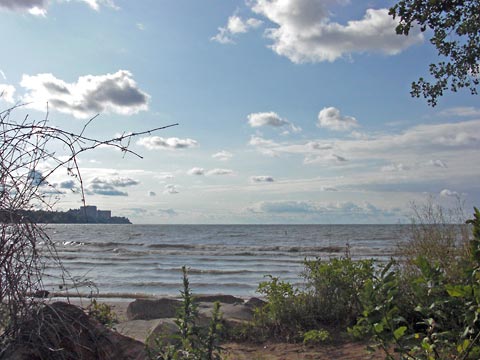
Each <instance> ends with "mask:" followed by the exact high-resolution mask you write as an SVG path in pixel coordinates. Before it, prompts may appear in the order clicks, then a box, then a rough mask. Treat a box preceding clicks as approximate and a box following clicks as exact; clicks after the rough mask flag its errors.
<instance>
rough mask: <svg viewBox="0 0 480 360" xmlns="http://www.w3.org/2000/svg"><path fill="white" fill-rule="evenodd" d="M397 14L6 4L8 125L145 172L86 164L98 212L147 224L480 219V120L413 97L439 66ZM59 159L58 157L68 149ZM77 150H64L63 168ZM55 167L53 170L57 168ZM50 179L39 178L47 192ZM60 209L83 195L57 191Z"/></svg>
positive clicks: (226, 2)
mask: <svg viewBox="0 0 480 360" xmlns="http://www.w3.org/2000/svg"><path fill="white" fill-rule="evenodd" d="M393 4H394V2H393V1H377V0H369V1H363V0H355V1H353V0H136V1H126V0H0V32H1V33H2V34H4V41H3V43H2V56H1V58H0V93H2V94H3V95H2V98H1V99H0V109H7V108H9V107H11V106H13V105H15V104H25V105H23V106H22V107H21V108H19V109H17V110H16V112H14V113H13V115H12V117H13V116H18V119H19V120H21V119H23V116H24V114H26V113H28V114H29V116H30V117H31V118H36V119H42V118H43V117H45V114H46V111H47V103H48V118H49V122H50V125H52V126H58V127H61V128H63V129H67V130H68V131H81V129H82V127H83V126H84V125H85V123H86V122H87V121H88V120H89V119H90V118H92V117H93V116H95V115H97V114H98V117H97V118H95V120H94V121H92V122H91V123H90V124H89V126H88V127H87V130H86V133H85V134H86V135H88V136H91V137H95V138H98V139H109V138H112V137H115V136H118V134H122V133H128V132H132V131H133V132H139V131H145V130H148V129H152V128H157V127H162V126H167V125H170V124H177V123H178V125H177V126H174V127H170V128H167V129H165V130H161V131H158V132H155V133H152V134H145V135H142V136H139V137H137V138H135V139H133V140H132V141H131V143H130V149H131V150H132V151H135V152H137V153H139V154H141V155H142V156H143V159H140V158H138V157H135V156H132V155H128V154H126V155H122V153H121V152H119V151H117V150H115V149H112V148H103V147H102V148H97V149H95V150H94V151H91V152H86V153H84V154H82V155H80V156H79V166H80V169H81V172H82V178H83V181H84V188H85V192H86V194H87V197H86V202H87V204H90V205H97V206H98V207H99V208H100V209H111V210H112V212H113V215H119V216H128V217H129V218H130V219H131V220H132V221H133V222H134V223H139V224H140V223H158V224H163V223H166V224H182V223H205V224H230V223H232V224H237V223H238V224H243V223H245V224H262V223H268V224H270V223H272V224H276V223H286V224H287V223H298V224H303V223H311V224H349V223H359V224H360V223H404V222H408V217H409V214H411V204H412V202H415V203H422V202H425V201H427V199H433V200H434V201H435V202H436V203H439V204H441V205H443V206H447V207H448V206H453V205H454V204H456V202H457V200H458V199H461V201H463V202H464V203H465V204H464V206H465V209H466V210H467V211H468V212H471V211H470V210H471V209H472V207H473V206H474V205H477V206H479V205H480V182H479V181H478V179H479V176H480V156H479V150H480V104H479V97H478V96H472V95H470V93H469V92H468V91H459V92H458V93H446V94H445V95H444V96H443V97H442V98H441V99H440V100H439V102H438V105H437V106H436V107H434V108H432V107H430V106H428V104H427V102H426V100H425V99H417V98H412V97H411V96H410V84H411V83H412V81H415V80H417V79H418V77H419V76H425V77H427V78H428V64H430V63H432V62H436V61H437V60H438V57H437V53H436V51H435V49H434V48H433V46H432V45H431V44H430V43H429V41H428V37H429V34H428V32H427V33H425V34H422V33H420V32H418V31H417V30H413V31H412V32H411V33H410V35H409V36H408V37H406V36H400V35H396V34H395V26H396V21H395V20H393V19H392V18H391V17H390V16H389V15H388V8H389V7H390V6H392V5H393ZM52 146H55V145H52ZM64 150H65V149H62V148H58V149H53V151H56V152H57V154H58V156H61V153H62V151H64ZM42 166H43V168H42ZM47 170H48V164H40V165H39V168H38V169H35V171H37V172H38V173H39V174H42V173H44V172H46V171H47ZM48 182H49V184H50V185H51V186H54V187H55V188H56V189H57V190H58V193H59V194H60V196H59V197H58V201H57V202H56V205H55V207H56V209H60V210H67V209H69V208H78V207H79V206H80V205H81V197H80V196H79V192H78V184H77V183H76V182H75V181H74V179H72V178H70V177H68V175H67V174H66V173H65V172H64V171H60V172H57V173H56V174H54V175H53V176H52V177H50V178H49V179H48Z"/></svg>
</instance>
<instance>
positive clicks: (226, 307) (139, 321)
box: [116, 295, 264, 343]
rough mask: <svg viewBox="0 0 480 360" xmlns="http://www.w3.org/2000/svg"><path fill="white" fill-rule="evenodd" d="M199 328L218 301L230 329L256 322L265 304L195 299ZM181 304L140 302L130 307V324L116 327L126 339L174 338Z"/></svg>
mask: <svg viewBox="0 0 480 360" xmlns="http://www.w3.org/2000/svg"><path fill="white" fill-rule="evenodd" d="M194 299H195V303H196V304H197V308H198V313H199V316H198V322H197V324H198V325H199V326H207V325H208V323H209V321H210V318H211V315H212V311H213V306H214V303H215V302H217V301H218V302H220V305H221V308H220V311H221V313H222V319H223V322H224V324H226V325H227V326H228V327H235V326H238V325H241V324H242V323H245V322H248V321H251V320H252V319H253V313H254V309H255V308H256V307H259V306H262V305H263V304H264V302H263V301H262V300H260V299H257V298H251V299H250V300H248V301H245V300H244V299H241V298H237V297H234V296H231V295H205V296H195V298H194ZM179 306H181V301H179V300H176V299H172V298H162V299H157V300H151V299H137V300H135V301H133V302H131V303H130V304H129V305H128V308H127V314H126V316H127V321H125V322H122V323H120V324H118V325H117V326H116V330H117V331H118V332H119V333H120V334H123V335H125V336H128V337H131V338H133V339H136V340H138V341H141V342H146V343H149V341H152V340H153V339H155V338H157V339H159V338H161V339H167V341H168V339H172V338H173V335H175V334H176V332H177V326H176V324H175V318H176V316H177V309H178V308H179Z"/></svg>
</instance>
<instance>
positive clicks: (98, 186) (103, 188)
mask: <svg viewBox="0 0 480 360" xmlns="http://www.w3.org/2000/svg"><path fill="white" fill-rule="evenodd" d="M85 191H86V193H87V194H88V195H105V196H128V193H127V192H125V191H121V190H118V189H116V188H115V187H114V186H113V185H110V184H104V183H93V184H90V185H88V186H87V187H86V188H85Z"/></svg>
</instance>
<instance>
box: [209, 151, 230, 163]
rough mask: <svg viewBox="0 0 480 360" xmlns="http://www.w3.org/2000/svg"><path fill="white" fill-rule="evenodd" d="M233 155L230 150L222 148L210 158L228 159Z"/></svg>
mask: <svg viewBox="0 0 480 360" xmlns="http://www.w3.org/2000/svg"><path fill="white" fill-rule="evenodd" d="M232 157H233V154H232V153H231V152H228V151H225V150H222V151H219V152H217V153H215V154H213V155H212V158H214V159H217V160H220V161H228V160H230V159H231V158H232Z"/></svg>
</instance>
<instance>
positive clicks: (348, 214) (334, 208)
mask: <svg viewBox="0 0 480 360" xmlns="http://www.w3.org/2000/svg"><path fill="white" fill-rule="evenodd" d="M249 210H250V211H251V212H254V213H260V214H261V213H263V214H270V215H279V216H299V217H303V216H309V217H310V216H311V217H312V218H316V217H321V216H325V215H330V216H335V217H338V218H339V219H342V220H341V221H344V220H345V218H353V219H358V220H368V219H374V220H375V219H377V220H378V218H379V217H387V218H388V217H392V216H398V215H399V210H398V209H385V208H380V207H378V206H375V205H373V204H371V203H368V202H364V203H361V204H357V203H354V202H350V201H348V202H335V203H333V202H329V203H321V202H314V201H291V200H285V201H282V200H280V201H263V202H259V203H256V204H254V205H253V206H252V207H250V208H249Z"/></svg>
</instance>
